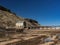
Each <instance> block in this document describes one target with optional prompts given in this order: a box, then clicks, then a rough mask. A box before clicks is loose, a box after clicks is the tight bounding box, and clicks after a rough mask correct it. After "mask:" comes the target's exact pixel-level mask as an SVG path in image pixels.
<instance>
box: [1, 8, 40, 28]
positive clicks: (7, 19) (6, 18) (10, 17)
mask: <svg viewBox="0 0 60 45" xmlns="http://www.w3.org/2000/svg"><path fill="white" fill-rule="evenodd" d="M17 21H26V22H27V24H28V26H32V25H33V26H36V25H39V24H38V22H37V21H35V20H32V19H23V18H22V17H18V16H17V15H16V14H15V13H12V12H11V11H10V10H8V9H6V8H2V7H0V27H6V26H11V27H14V26H15V23H16V22H17Z"/></svg>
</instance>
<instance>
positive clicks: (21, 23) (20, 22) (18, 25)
mask: <svg viewBox="0 0 60 45" xmlns="http://www.w3.org/2000/svg"><path fill="white" fill-rule="evenodd" d="M23 27H24V21H18V22H17V23H16V28H23Z"/></svg>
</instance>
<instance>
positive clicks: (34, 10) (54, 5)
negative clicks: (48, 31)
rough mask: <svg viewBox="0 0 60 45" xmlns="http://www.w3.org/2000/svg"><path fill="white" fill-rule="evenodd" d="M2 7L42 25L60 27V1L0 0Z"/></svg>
mask: <svg viewBox="0 0 60 45" xmlns="http://www.w3.org/2000/svg"><path fill="white" fill-rule="evenodd" d="M0 5H2V6H4V7H6V8H8V9H10V10H11V11H12V12H15V13H16V14H17V16H21V17H24V18H31V19H34V20H37V21H38V22H39V24H41V25H44V26H52V25H55V26H57V25H60V0H0Z"/></svg>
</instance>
